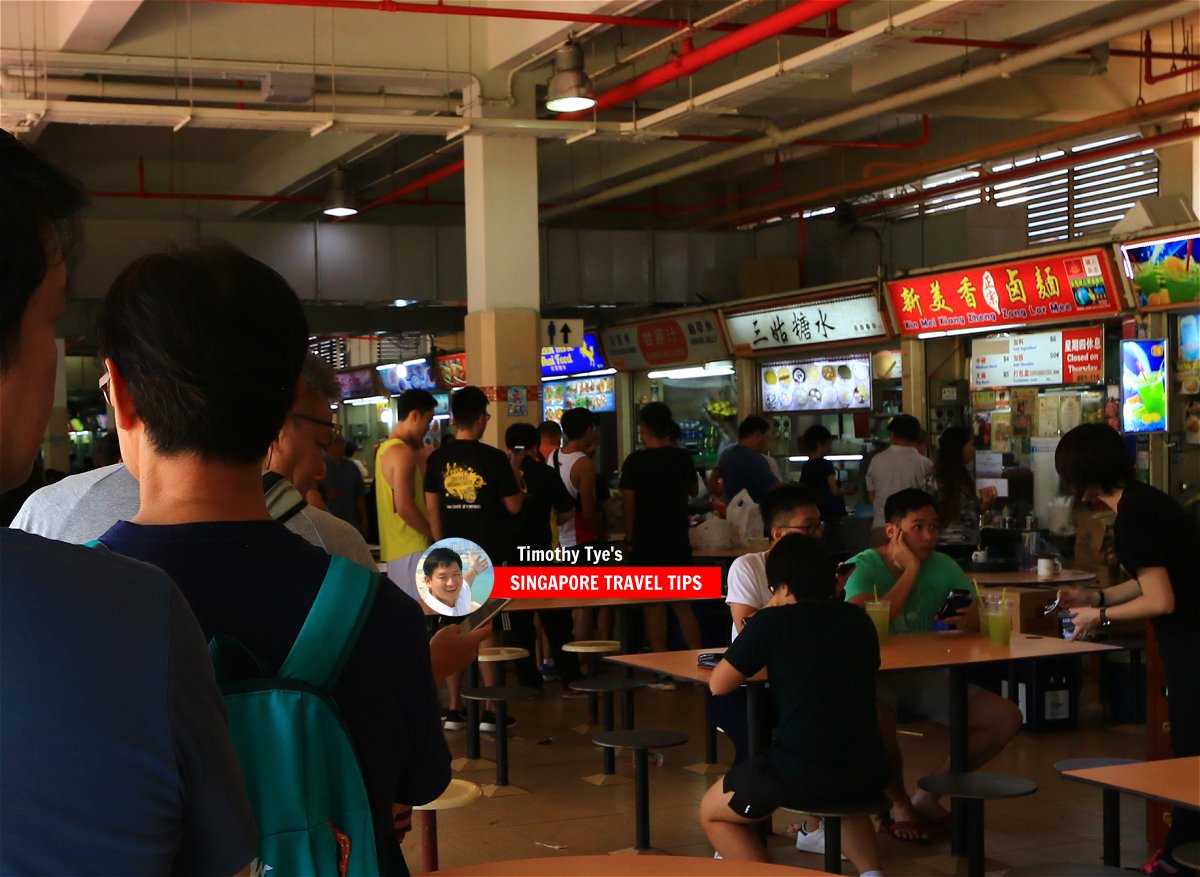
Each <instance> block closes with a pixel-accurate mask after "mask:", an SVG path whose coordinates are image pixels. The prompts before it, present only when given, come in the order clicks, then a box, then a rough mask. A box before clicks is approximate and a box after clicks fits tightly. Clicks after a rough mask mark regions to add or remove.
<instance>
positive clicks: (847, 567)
mask: <svg viewBox="0 0 1200 877" xmlns="http://www.w3.org/2000/svg"><path fill="white" fill-rule="evenodd" d="M856 566H858V564H857V563H839V564H838V565H837V569H835V570H834V571H833V574H834V575H835V576H848V575H850V573H852V572H854V568H855V567H856Z"/></svg>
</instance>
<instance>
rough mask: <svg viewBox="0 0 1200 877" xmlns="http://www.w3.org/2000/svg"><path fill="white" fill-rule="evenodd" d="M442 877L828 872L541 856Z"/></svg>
mask: <svg viewBox="0 0 1200 877" xmlns="http://www.w3.org/2000/svg"><path fill="white" fill-rule="evenodd" d="M438 874H439V875H444V877H568V875H569V877H828V874H829V872H828V871H814V870H812V869H811V868H796V867H793V866H791V865H774V864H771V863H769V862H730V861H726V860H725V859H712V858H709V857H707V856H705V857H701V856H621V855H612V856H541V857H539V858H536V859H513V860H510V861H507V862H483V863H481V864H477V865H464V866H462V867H461V868H443V869H441V870H440V871H438Z"/></svg>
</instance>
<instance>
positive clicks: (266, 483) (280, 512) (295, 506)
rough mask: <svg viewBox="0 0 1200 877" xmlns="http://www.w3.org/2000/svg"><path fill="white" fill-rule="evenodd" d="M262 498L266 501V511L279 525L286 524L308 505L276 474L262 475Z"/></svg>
mask: <svg viewBox="0 0 1200 877" xmlns="http://www.w3.org/2000/svg"><path fill="white" fill-rule="evenodd" d="M262 480H263V496H264V498H265V499H266V501H267V511H269V512H270V513H271V517H272V518H274V519H275V520H277V521H278V522H279V523H281V524H286V523H287V522H288V521H290V520H291V519H292V518H293V517H295V516H296V515H298V514H299V513H300V511H301V510H302V509H303V508H304V507H305V506H307V505H308V502H307V501H306V500H305V499H304V497H303V496H302V495H301V494H300V491H299V490H297V489H296V488H295V486H294V485H293V484H292V482H290V481H288V480H287V479H286V478H284V477H283V476H282V475H280V474H279V473H277V472H270V471H268V472H264V473H263V477H262Z"/></svg>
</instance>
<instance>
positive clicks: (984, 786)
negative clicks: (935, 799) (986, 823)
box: [917, 771, 1037, 801]
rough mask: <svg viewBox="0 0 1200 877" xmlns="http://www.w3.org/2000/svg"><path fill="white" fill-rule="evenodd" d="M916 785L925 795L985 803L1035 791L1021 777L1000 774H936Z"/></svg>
mask: <svg viewBox="0 0 1200 877" xmlns="http://www.w3.org/2000/svg"><path fill="white" fill-rule="evenodd" d="M917 785H918V786H920V787H921V788H922V789H924V790H925V791H927V792H933V793H935V794H938V795H949V796H950V797H951V798H966V799H968V800H972V801H986V800H988V799H989V798H1021V797H1024V796H1025V795H1032V794H1033V793H1034V792H1036V791H1037V783H1035V782H1033V781H1031V780H1027V779H1025V778H1024V777H1014V776H1008V775H1007V774H1002V773H985V772H982V771H974V772H971V773H935V774H933V775H932V776H927V777H922V778H921V779H920V780H918V781H917Z"/></svg>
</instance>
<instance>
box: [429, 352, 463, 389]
mask: <svg viewBox="0 0 1200 877" xmlns="http://www.w3.org/2000/svg"><path fill="white" fill-rule="evenodd" d="M434 362H435V363H436V364H437V375H438V383H439V384H441V385H442V386H443V387H446V388H448V389H451V390H453V389H456V388H458V387H465V386H466V385H467V355H466V354H465V353H451V354H447V355H446V356H439V357H438V358H437V359H435V360H434Z"/></svg>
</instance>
